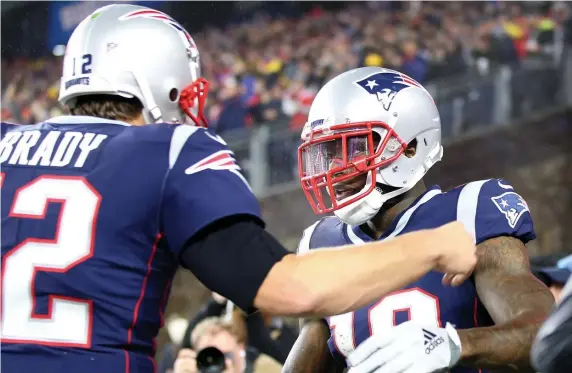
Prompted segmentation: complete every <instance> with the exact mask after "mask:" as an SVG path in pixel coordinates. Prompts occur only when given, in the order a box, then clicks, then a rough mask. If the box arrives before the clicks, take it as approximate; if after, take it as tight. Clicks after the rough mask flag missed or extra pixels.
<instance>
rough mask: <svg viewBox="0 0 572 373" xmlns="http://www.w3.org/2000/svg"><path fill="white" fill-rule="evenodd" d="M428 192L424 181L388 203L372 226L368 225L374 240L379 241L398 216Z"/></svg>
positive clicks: (372, 222)
mask: <svg viewBox="0 0 572 373" xmlns="http://www.w3.org/2000/svg"><path fill="white" fill-rule="evenodd" d="M426 191H427V187H426V186H425V183H423V180H421V181H419V182H418V183H417V184H415V186H414V187H413V188H411V189H410V190H409V191H407V192H405V193H403V194H402V195H400V196H398V197H396V198H394V199H392V200H389V201H387V202H386V203H385V204H384V205H383V207H382V208H381V210H380V211H379V212H378V213H377V215H376V216H374V217H373V219H371V224H368V226H369V227H370V228H371V229H370V230H371V235H373V238H375V239H378V238H379V237H381V235H382V234H383V232H385V231H386V230H387V228H389V226H390V225H391V223H393V221H394V220H395V218H396V217H397V215H399V214H400V213H402V212H403V211H404V210H406V209H407V208H409V206H411V204H412V203H413V202H414V201H415V200H416V199H417V198H419V196H420V195H422V194H423V193H425V192H426ZM372 225H373V226H372Z"/></svg>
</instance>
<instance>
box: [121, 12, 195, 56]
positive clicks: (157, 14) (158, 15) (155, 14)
mask: <svg viewBox="0 0 572 373" xmlns="http://www.w3.org/2000/svg"><path fill="white" fill-rule="evenodd" d="M137 17H143V18H153V19H158V20H161V21H163V22H166V23H168V24H169V25H171V26H172V27H174V28H175V29H177V30H178V31H179V32H181V33H182V34H183V35H184V37H185V39H186V41H187V42H188V43H189V44H190V46H191V48H196V47H197V46H196V44H195V41H194V40H193V38H192V37H191V35H190V34H189V33H188V32H187V30H185V29H184V28H183V26H181V25H180V24H179V23H178V22H177V21H175V20H174V19H173V18H171V17H169V16H168V15H166V14H165V13H163V12H159V11H158V10H152V9H146V10H136V11H134V12H129V13H127V14H125V15H123V16H121V17H120V18H119V20H120V21H125V20H128V19H133V18H137Z"/></svg>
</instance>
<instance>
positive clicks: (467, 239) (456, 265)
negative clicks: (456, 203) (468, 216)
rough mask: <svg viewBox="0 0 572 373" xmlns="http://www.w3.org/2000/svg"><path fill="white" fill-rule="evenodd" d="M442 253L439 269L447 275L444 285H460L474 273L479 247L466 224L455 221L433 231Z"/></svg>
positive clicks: (436, 243) (444, 278)
mask: <svg viewBox="0 0 572 373" xmlns="http://www.w3.org/2000/svg"><path fill="white" fill-rule="evenodd" d="M433 232H434V233H435V235H434V236H433V237H434V239H435V240H436V242H435V245H437V247H438V249H439V253H440V259H439V262H438V264H437V268H436V269H437V270H438V271H440V272H443V273H446V275H445V276H444V277H443V284H444V285H452V286H459V285H460V284H462V283H463V282H464V281H465V280H466V279H468V278H469V277H470V276H471V274H472V273H473V269H474V268H475V265H476V264H477V256H476V250H477V247H476V245H475V243H474V241H473V237H472V236H471V235H470V234H469V232H467V230H466V229H465V226H464V225H463V224H462V223H459V222H453V223H449V224H446V225H444V226H442V227H439V228H437V229H435V230H434V231H433Z"/></svg>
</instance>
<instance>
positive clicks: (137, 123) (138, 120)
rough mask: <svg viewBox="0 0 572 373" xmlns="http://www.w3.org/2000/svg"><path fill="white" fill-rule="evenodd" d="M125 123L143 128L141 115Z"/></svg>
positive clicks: (143, 123)
mask: <svg viewBox="0 0 572 373" xmlns="http://www.w3.org/2000/svg"><path fill="white" fill-rule="evenodd" d="M125 122H127V123H129V124H131V125H132V126H144V125H145V119H144V118H143V113H141V114H139V115H138V116H137V117H136V118H133V119H130V120H126V121H125Z"/></svg>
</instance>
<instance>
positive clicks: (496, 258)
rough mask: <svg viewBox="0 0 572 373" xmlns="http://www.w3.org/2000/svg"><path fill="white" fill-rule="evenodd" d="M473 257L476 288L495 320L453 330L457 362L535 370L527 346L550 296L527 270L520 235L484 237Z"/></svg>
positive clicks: (548, 307) (543, 316)
mask: <svg viewBox="0 0 572 373" xmlns="http://www.w3.org/2000/svg"><path fill="white" fill-rule="evenodd" d="M477 257H478V261H477V266H476V268H475V272H474V278H475V284H476V288H477V293H478V295H479V298H480V300H481V302H482V303H483V305H484V306H485V308H486V309H487V311H488V312H489V314H490V316H491V317H492V319H493V320H494V322H495V326H491V327H482V328H474V329H465V330H458V333H459V337H460V339H461V346H462V357H461V362H460V364H461V365H467V366H472V367H476V368H486V369H491V370H494V371H497V372H534V369H533V368H532V367H531V365H530V348H531V346H532V342H533V341H534V337H535V335H536V333H537V331H538V329H539V328H540V325H541V324H542V323H543V322H544V320H545V319H546V317H547V316H548V313H549V312H550V310H551V309H552V307H553V306H554V297H553V296H552V293H550V290H548V288H547V287H546V286H545V285H544V284H542V283H541V282H540V281H538V280H537V279H536V277H534V275H533V274H532V273H531V272H530V268H529V259H528V254H527V251H526V247H525V246H524V243H522V242H521V241H520V240H518V239H516V238H513V237H496V238H492V239H489V240H487V241H485V242H482V243H481V244H479V245H478V246H477Z"/></svg>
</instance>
